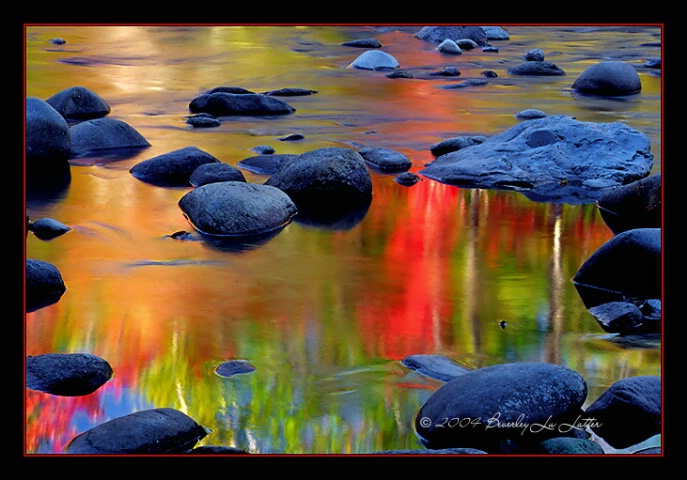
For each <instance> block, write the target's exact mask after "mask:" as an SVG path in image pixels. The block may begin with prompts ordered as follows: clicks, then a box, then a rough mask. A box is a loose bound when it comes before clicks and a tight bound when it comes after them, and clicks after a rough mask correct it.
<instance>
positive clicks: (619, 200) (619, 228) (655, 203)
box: [597, 173, 662, 235]
mask: <svg viewBox="0 0 687 480" xmlns="http://www.w3.org/2000/svg"><path fill="white" fill-rule="evenodd" d="M661 185H662V184H661V174H660V173H658V174H656V175H651V176H649V177H646V178H643V179H641V180H637V181H635V182H632V183H630V184H628V185H623V186H620V187H617V188H614V189H613V190H610V191H609V192H608V193H606V194H604V196H602V197H601V198H600V199H599V200H598V202H597V205H598V207H599V212H600V213H601V218H603V220H604V222H605V223H606V225H608V228H610V229H611V231H612V232H613V233H615V234H616V235H617V234H619V233H622V232H625V231H627V230H632V229H635V228H661V225H662V221H661V214H662V210H661V188H662V187H661Z"/></svg>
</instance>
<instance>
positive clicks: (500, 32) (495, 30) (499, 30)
mask: <svg viewBox="0 0 687 480" xmlns="http://www.w3.org/2000/svg"><path fill="white" fill-rule="evenodd" d="M482 29H483V30H484V34H485V35H486V36H487V40H509V39H510V35H509V34H508V31H506V30H505V29H504V28H503V27H497V26H494V25H486V26H483V27H482Z"/></svg>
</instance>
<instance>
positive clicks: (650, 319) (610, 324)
mask: <svg viewBox="0 0 687 480" xmlns="http://www.w3.org/2000/svg"><path fill="white" fill-rule="evenodd" d="M659 303H660V301H659ZM647 305H649V302H643V303H642V308H644V309H645V310H644V311H642V308H640V306H638V305H636V304H634V303H632V302H630V301H618V302H608V303H602V304H601V305H597V306H595V307H592V308H590V309H589V313H591V314H592V315H594V317H595V318H596V321H597V322H598V323H599V326H600V327H601V328H602V329H603V330H604V331H606V332H609V333H619V334H621V335H642V334H645V333H659V332H660V331H661V310H660V307H659V309H658V314H656V311H655V310H654V309H653V308H652V307H651V306H650V305H649V306H647ZM644 312H647V313H646V314H645V313H644Z"/></svg>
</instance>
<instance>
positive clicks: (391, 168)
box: [358, 147, 413, 173]
mask: <svg viewBox="0 0 687 480" xmlns="http://www.w3.org/2000/svg"><path fill="white" fill-rule="evenodd" d="M358 153H359V154H360V155H361V156H362V157H363V159H364V160H365V161H366V162H367V164H368V165H369V166H370V167H371V168H372V169H373V170H378V171H380V172H385V173H389V172H405V171H406V170H408V169H409V168H410V167H412V166H413V164H412V162H411V161H410V159H409V158H408V157H407V156H405V155H403V154H402V153H400V152H397V151H395V150H391V149H390V148H381V147H364V148H361V149H360V150H358Z"/></svg>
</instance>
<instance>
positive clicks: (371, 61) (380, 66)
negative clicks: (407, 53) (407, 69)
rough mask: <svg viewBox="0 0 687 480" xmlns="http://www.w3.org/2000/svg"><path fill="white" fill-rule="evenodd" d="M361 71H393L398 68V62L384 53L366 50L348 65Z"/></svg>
mask: <svg viewBox="0 0 687 480" xmlns="http://www.w3.org/2000/svg"><path fill="white" fill-rule="evenodd" d="M350 66H351V67H353V68H360V69H363V70H394V69H396V68H398V67H399V66H400V64H399V63H398V61H397V60H396V59H395V58H394V57H393V56H392V55H389V54H388V53H386V52H382V51H380V50H368V51H366V52H363V53H362V54H360V55H359V56H358V58H356V59H355V60H353V62H352V63H351V65H350Z"/></svg>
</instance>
